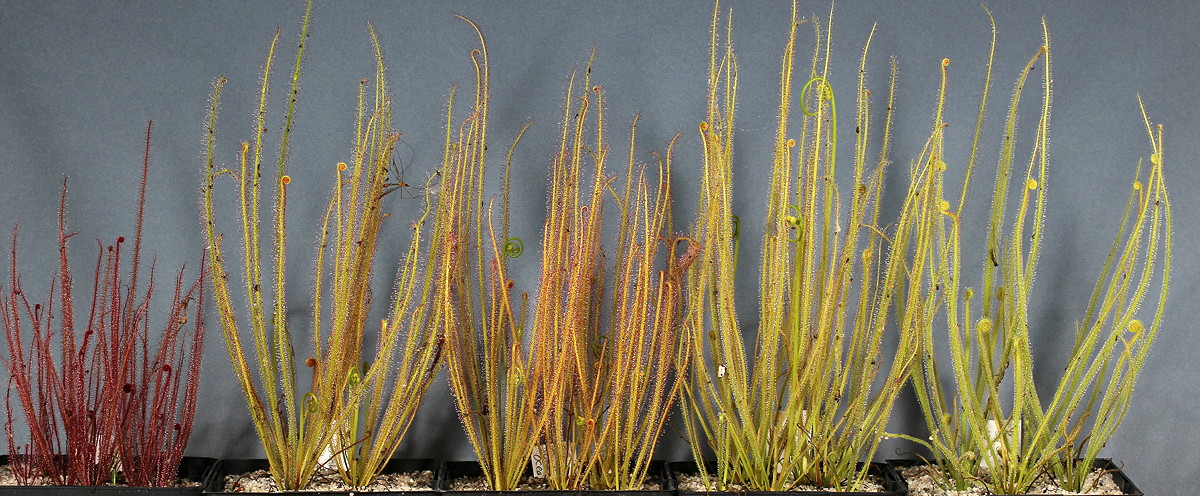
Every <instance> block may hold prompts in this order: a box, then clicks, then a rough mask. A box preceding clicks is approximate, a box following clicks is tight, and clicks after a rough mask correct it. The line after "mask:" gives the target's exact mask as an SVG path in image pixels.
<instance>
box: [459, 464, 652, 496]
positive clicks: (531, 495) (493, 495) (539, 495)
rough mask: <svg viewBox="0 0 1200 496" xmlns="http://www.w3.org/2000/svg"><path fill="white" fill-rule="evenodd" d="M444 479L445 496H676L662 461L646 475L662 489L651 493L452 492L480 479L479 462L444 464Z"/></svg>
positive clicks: (586, 491) (555, 491)
mask: <svg viewBox="0 0 1200 496" xmlns="http://www.w3.org/2000/svg"><path fill="white" fill-rule="evenodd" d="M441 472H442V479H441V481H440V482H439V484H438V489H439V490H440V491H441V493H442V494H443V495H445V496H500V495H504V496H512V495H514V494H519V495H520V496H567V495H587V496H675V490H674V486H672V485H671V478H670V477H668V476H667V473H666V464H665V463H663V462H660V461H655V462H651V465H650V468H649V470H647V471H646V474H647V476H648V477H650V478H657V479H658V480H659V484H660V486H661V487H662V489H659V490H649V491H593V490H578V491H570V490H567V491H558V490H542V489H539V490H515V491H468V490H457V491H455V490H451V489H450V484H451V483H452V482H453V481H454V480H455V479H458V478H460V477H479V476H481V475H483V469H482V468H481V467H480V466H479V462H477V461H468V462H462V461H452V462H445V463H443V464H442V471H441ZM530 473H531V469H529V468H526V469H525V475H526V476H529V474H530Z"/></svg>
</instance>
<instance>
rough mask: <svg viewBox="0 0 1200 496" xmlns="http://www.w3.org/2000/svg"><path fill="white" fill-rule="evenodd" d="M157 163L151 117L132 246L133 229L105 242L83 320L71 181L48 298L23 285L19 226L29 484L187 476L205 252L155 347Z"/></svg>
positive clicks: (14, 303) (11, 348)
mask: <svg viewBox="0 0 1200 496" xmlns="http://www.w3.org/2000/svg"><path fill="white" fill-rule="evenodd" d="M149 169H150V124H147V126H146V154H145V157H144V159H143V162H142V178H141V183H140V188H139V194H138V201H137V224H136V230H135V235H134V238H133V240H132V242H133V248H132V249H133V252H132V253H128V248H127V247H126V243H127V240H126V239H125V237H124V236H121V237H118V238H117V239H116V242H115V243H113V244H111V245H108V246H104V245H103V244H102V243H100V242H99V241H97V245H98V248H99V250H98V251H99V253H98V254H97V257H96V268H95V275H94V276H93V277H92V293H91V297H90V305H89V307H88V309H89V310H88V314H87V319H86V320H81V319H78V320H77V319H76V313H75V310H76V307H75V292H74V286H75V284H74V282H75V280H74V276H73V275H72V273H71V268H70V263H69V261H70V259H69V257H68V254H67V244H68V241H69V240H70V239H71V238H72V237H74V236H75V234H77V233H75V232H70V231H68V230H67V225H66V224H67V223H66V204H67V181H66V180H65V179H64V180H63V187H62V193H61V196H60V199H59V212H58V247H59V267H58V270H57V271H56V273H55V275H54V277H53V278H52V280H51V282H50V291H49V295H48V296H47V297H46V299H45V300H44V301H43V302H40V303H36V302H31V301H30V299H29V295H27V294H26V293H25V291H24V289H23V288H22V285H21V277H20V271H19V270H18V265H17V228H16V227H14V228H13V240H12V251H11V253H12V262H11V275H10V279H9V285H8V291H4V292H0V306H2V310H0V320H2V322H3V324H4V334H5V339H6V342H7V344H8V353H7V355H4V356H3V361H4V364H5V366H6V367H7V368H8V372H9V396H8V397H7V398H6V403H7V405H8V413H7V421H6V422H5V433H6V434H7V438H8V452H9V461H10V463H11V464H12V469H13V473H14V475H15V476H16V478H17V480H18V482H19V483H21V484H43V483H44V484H54V485H100V484H105V483H116V482H119V479H121V478H123V482H125V483H127V484H129V485H133V486H168V485H170V484H171V483H172V481H173V480H174V479H175V477H176V473H177V472H178V467H179V461H180V459H181V458H182V457H183V452H184V449H186V447H187V441H188V438H189V437H190V436H191V433H192V421H193V419H194V417H195V412H196V393H197V388H198V385H199V378H200V361H201V360H200V359H201V350H202V347H203V344H204V320H203V313H202V308H203V306H204V289H203V288H204V285H203V282H204V279H205V277H206V275H207V271H206V263H205V262H206V258H201V263H200V271H199V274H198V275H197V276H196V280H195V281H194V282H191V283H190V284H188V285H185V273H186V268H184V269H180V271H179V274H178V275H177V276H176V277H175V290H174V293H173V295H172V297H171V303H170V307H169V309H168V310H167V312H166V313H167V319H168V320H167V322H166V323H164V324H162V331H161V332H160V333H159V335H160V338H159V342H158V346H157V348H152V347H151V339H150V318H149V317H150V300H151V295H152V294H153V293H154V288H155V282H154V270H153V268H151V270H150V274H149V280H148V281H141V280H139V276H140V275H141V271H140V268H141V249H142V221H143V217H144V212H145V204H146V179H147V176H148V173H149ZM130 257H132V260H130V259H129V258H130ZM123 263H124V264H127V265H128V267H124V266H123V265H122V264H123ZM139 283H141V284H143V285H142V286H139ZM191 311H194V312H195V313H194V315H192V316H191V318H189V312H191ZM12 391H16V395H17V398H18V405H19V410H20V411H21V413H22V415H23V417H24V419H25V421H26V423H27V425H28V426H29V431H30V433H29V440H28V441H27V442H26V443H23V444H22V443H19V442H18V441H17V440H16V436H15V435H14V429H13V426H14V424H15V422H16V418H15V416H14V415H13V412H14V408H13V407H14V405H13V404H12V398H11V396H12ZM181 395H182V397H181ZM119 476H122V477H119Z"/></svg>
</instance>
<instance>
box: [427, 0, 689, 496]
mask: <svg viewBox="0 0 1200 496" xmlns="http://www.w3.org/2000/svg"><path fill="white" fill-rule="evenodd" d="M468 22H469V21H468ZM472 27H474V28H475V30H476V33H479V30H478V27H477V26H475V25H474V23H472ZM480 44H481V48H480V49H478V50H476V51H474V52H473V53H472V61H473V62H474V64H475V68H476V93H475V101H474V105H473V107H472V110H471V112H470V115H469V116H468V117H467V118H466V119H464V120H463V122H462V123H461V124H459V125H458V126H457V129H458V132H457V133H455V132H454V127H452V126H451V117H448V119H447V145H446V160H445V162H444V164H443V168H442V170H441V173H442V175H443V192H442V195H441V198H440V201H439V203H438V215H437V219H436V224H435V228H434V230H435V235H434V237H435V238H438V239H443V240H445V242H435V243H434V244H435V246H439V247H446V249H445V250H444V251H439V252H438V255H439V257H440V258H439V259H438V263H440V264H441V267H440V270H441V271H442V272H441V274H442V275H441V277H439V280H441V281H445V284H444V285H443V286H442V288H441V290H440V291H439V293H438V296H437V300H438V302H439V306H442V307H444V308H446V309H447V310H446V313H445V314H444V318H445V319H446V320H445V323H446V328H445V332H446V336H447V342H448V344H449V346H448V350H449V351H448V353H447V358H446V362H447V365H448V370H449V377H450V384H451V388H452V389H453V391H454V393H455V398H456V402H457V406H458V410H459V417H460V418H461V420H462V422H463V425H464V426H465V428H466V431H467V435H468V437H469V438H470V439H471V442H472V444H473V446H474V447H475V450H476V453H477V455H478V456H479V460H480V464H481V466H482V468H483V472H484V475H485V478H486V480H487V482H488V484H489V485H490V486H491V487H492V488H494V489H512V488H515V487H516V484H517V482H518V481H519V480H520V478H521V476H522V475H523V474H524V473H525V471H526V468H527V467H528V466H529V465H530V462H529V460H530V458H531V457H535V458H537V459H538V460H539V462H538V463H537V464H536V465H537V467H535V468H536V469H537V470H538V471H539V473H540V472H541V471H542V470H544V474H542V475H544V476H545V477H546V479H547V482H548V483H549V484H550V486H551V487H552V488H554V489H560V490H574V489H581V488H585V487H591V488H596V489H630V488H637V487H640V486H641V484H642V483H643V481H644V479H645V478H646V475H647V470H648V468H649V466H650V459H651V455H652V454H653V450H654V446H655V443H656V442H657V440H658V436H659V433H660V432H661V430H662V427H663V426H664V424H665V422H666V418H667V415H668V413H669V411H670V409H671V406H672V404H673V403H674V400H675V398H676V392H677V390H678V388H679V387H680V385H681V384H682V383H681V381H680V380H679V376H678V375H677V374H676V370H677V365H676V363H675V361H676V359H677V357H676V355H674V354H673V353H671V352H670V351H669V350H671V349H672V348H673V347H675V346H677V345H680V344H686V343H685V342H682V341H681V340H680V337H681V334H680V332H679V329H680V324H681V321H682V311H683V309H682V277H683V273H684V269H685V268H686V267H687V266H688V265H689V264H690V262H691V260H692V259H694V258H695V256H696V254H697V253H698V250H699V246H698V245H696V244H695V243H694V242H693V241H692V240H690V239H688V238H686V237H683V238H677V237H673V236H672V235H671V234H670V226H671V211H670V202H671V197H670V183H669V177H670V167H671V160H672V150H673V146H674V142H673V141H672V143H671V144H669V145H668V149H667V152H666V153H665V154H664V155H660V156H658V158H657V162H658V174H657V175H656V177H657V178H658V179H657V182H655V183H654V184H653V185H651V183H650V180H649V179H648V174H647V172H646V170H645V169H646V166H644V165H638V164H637V162H636V159H635V158H634V152H633V150H634V149H635V148H636V142H637V140H636V120H637V119H636V118H635V119H634V125H633V129H632V130H631V132H630V137H629V142H630V150H631V151H630V155H629V158H628V163H627V167H626V173H625V184H624V187H623V188H622V189H620V190H618V189H617V187H616V186H614V185H613V183H614V182H615V179H616V177H615V176H613V175H611V174H610V173H609V171H608V168H607V166H606V164H607V161H608V154H609V144H608V143H607V142H606V141H605V139H604V128H605V125H604V101H603V98H604V97H603V95H604V93H603V89H602V88H601V87H600V86H599V85H593V84H592V82H591V76H590V74H591V62H590V61H589V64H588V68H587V70H586V71H585V74H584V76H583V77H582V85H578V84H577V80H576V78H577V76H578V75H577V74H573V75H572V77H571V78H570V82H569V83H568V85H567V88H568V89H567V94H568V100H567V102H566V103H565V104H564V109H563V120H562V129H561V133H560V141H559V146H558V150H557V152H556V153H555V154H554V156H553V157H552V159H551V167H550V177H551V180H550V185H549V194H548V196H549V198H548V205H549V212H548V214H547V219H546V221H545V225H544V228H543V235H542V244H541V255H542V260H541V261H542V264H541V276H540V279H539V282H538V293H537V302H536V305H535V306H534V309H533V315H532V321H531V322H530V323H528V324H527V323H526V322H527V319H526V309H527V301H528V296H527V294H525V293H521V294H520V296H519V298H520V302H519V303H516V302H514V299H515V298H514V297H513V295H512V288H513V285H514V283H513V281H511V280H510V279H509V278H508V260H507V259H508V258H510V257H515V256H518V255H519V254H520V252H521V251H522V248H523V242H522V241H521V240H520V239H517V238H510V237H508V218H509V217H508V216H509V209H508V171H509V168H510V167H511V164H512V157H513V151H512V149H511V148H510V150H509V154H508V157H507V160H506V165H505V172H504V191H503V194H502V205H501V207H500V210H501V219H500V222H499V226H497V225H496V222H495V219H494V216H493V211H494V207H495V205H494V203H495V201H494V200H492V201H489V202H484V200H483V184H484V177H485V173H486V164H485V160H484V159H485V154H484V151H485V150H486V148H487V110H488V100H489V89H488V71H489V65H488V58H487V48H486V43H485V42H484V40H483V36H482V34H480ZM577 87H580V88H582V89H581V90H580V91H578V92H576V90H575V89H576V88H577ZM572 100H575V101H577V102H578V104H577V105H572V103H571V102H572ZM452 103H453V96H452V97H451V108H453V105H452ZM592 115H594V116H595V120H594V121H591V116H592ZM528 127H529V126H528V125H527V126H526V127H525V128H524V129H522V130H521V132H520V134H519V135H518V138H517V140H518V141H519V140H520V136H522V135H524V133H525V131H526V130H527V129H528ZM589 128H590V132H589ZM515 145H516V143H514V147H515ZM589 169H590V171H591V174H590V176H589V175H588V172H589ZM588 180H590V181H591V186H590V189H589V188H587V187H586V186H587V185H586V184H585V182H586V181H588ZM610 196H611V199H612V201H614V202H615V203H616V205H615V209H616V211H617V213H618V215H619V222H618V226H617V234H618V237H617V239H618V242H617V246H616V249H615V254H616V255H615V263H614V264H613V266H612V270H614V271H615V273H614V274H613V275H612V276H609V275H608V271H609V270H610V267H609V265H608V263H607V257H606V256H605V253H604V248H605V246H604V243H603V242H602V239H603V234H604V232H605V231H604V217H605V214H606V210H608V209H611V207H610V205H608V202H609V199H610V198H609V197H610ZM485 205H486V206H485ZM610 277H611V281H612V282H611V283H610V282H609V280H610ZM608 290H611V291H612V294H611V295H608V294H606V291H608ZM606 314H607V315H606Z"/></svg>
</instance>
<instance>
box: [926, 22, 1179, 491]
mask: <svg viewBox="0 0 1200 496" xmlns="http://www.w3.org/2000/svg"><path fill="white" fill-rule="evenodd" d="M989 18H990V13H989ZM1043 28H1044V24H1043ZM992 32H993V36H992V51H991V56H989V62H988V66H987V70H986V77H985V86H984V89H983V95H982V97H981V99H980V104H979V114H978V115H979V117H978V119H977V122H976V127H975V134H974V140H973V142H972V143H971V147H970V155H969V158H968V162H967V164H966V165H965V177H964V180H963V187H962V192H961V194H960V197H959V200H958V202H957V204H951V203H950V202H949V201H947V200H945V199H944V198H946V189H945V187H944V174H945V172H946V170H947V169H948V168H949V166H948V165H947V164H946V162H945V161H944V160H945V159H944V157H945V156H946V155H945V152H944V150H945V146H946V145H945V136H944V129H945V127H946V123H945V122H944V121H943V118H942V109H943V106H944V104H945V100H946V94H945V93H946V84H947V83H946V81H947V79H948V76H947V69H946V66H948V65H949V60H946V61H945V62H944V63H943V69H942V91H941V95H940V96H939V99H938V104H937V111H936V113H935V117H934V126H933V134H932V135H931V137H930V139H929V142H928V144H927V146H926V149H925V150H924V152H923V153H922V156H921V157H920V159H919V160H920V162H921V163H925V164H927V166H928V167H929V168H930V169H932V170H933V171H935V173H934V174H931V175H930V176H928V177H927V178H926V179H927V183H926V186H925V190H926V191H927V195H928V196H929V197H931V198H938V199H939V200H938V203H937V204H936V205H934V206H932V208H929V209H928V210H926V211H925V212H924V214H923V215H924V218H925V220H924V221H923V222H925V223H927V224H929V225H931V226H933V227H934V228H935V229H936V230H937V236H936V240H937V243H936V247H935V249H934V250H933V251H932V252H927V253H924V254H923V255H924V256H927V257H929V260H928V262H927V264H926V266H927V267H928V272H927V276H928V277H929V279H930V280H931V281H933V282H934V283H935V285H934V291H933V292H931V294H933V295H936V297H937V299H938V301H939V305H940V306H941V307H942V311H943V312H944V314H943V315H944V323H945V326H946V329H945V332H946V337H947V338H948V342H949V345H950V346H949V351H950V360H949V361H946V360H945V359H944V358H942V357H937V356H935V352H934V343H935V342H936V340H935V335H934V327H933V326H930V327H927V328H926V329H925V335H924V336H923V338H922V343H923V344H922V353H921V355H922V363H923V364H924V371H923V372H924V373H922V374H914V375H913V378H912V379H913V385H914V389H915V391H916V393H917V398H918V400H919V403H920V406H921V409H922V411H923V413H924V415H925V419H926V422H927V424H928V426H929V431H930V433H931V435H930V437H929V439H928V440H922V439H916V438H913V437H911V436H904V437H906V438H908V439H910V440H913V441H916V442H918V443H920V444H922V445H924V446H925V447H927V448H928V449H929V450H930V452H931V453H932V455H933V457H934V459H936V460H937V463H938V464H939V466H940V468H941V473H942V474H943V479H944V480H943V484H944V485H945V486H946V487H948V488H951V489H959V490H961V489H965V488H966V487H967V486H968V485H970V484H972V483H973V482H974V481H980V482H982V483H983V484H984V485H985V486H986V487H987V488H988V490H989V491H992V492H995V493H1002V494H1013V493H1023V492H1025V491H1027V490H1028V489H1029V488H1030V486H1031V485H1032V484H1033V482H1034V480H1035V479H1036V478H1037V477H1038V476H1040V475H1042V474H1050V475H1052V476H1053V478H1054V479H1056V480H1058V481H1059V482H1060V483H1061V484H1062V485H1063V487H1064V488H1065V489H1067V490H1070V491H1077V492H1080V491H1087V490H1089V489H1091V488H1088V487H1084V483H1085V482H1084V481H1085V479H1086V477H1087V475H1088V474H1089V473H1090V472H1091V471H1092V469H1093V465H1094V462H1095V460H1096V457H1097V455H1098V453H1099V451H1100V449H1101V448H1102V447H1103V446H1104V444H1105V443H1106V442H1107V441H1108V440H1109V439H1110V438H1111V437H1112V435H1113V433H1114V431H1115V429H1116V427H1117V425H1118V424H1119V423H1120V421H1121V420H1122V418H1123V417H1124V415H1125V412H1126V410H1127V409H1128V407H1129V405H1130V399H1131V397H1132V393H1133V386H1134V382H1135V380H1136V379H1137V376H1138V373H1139V372H1140V370H1141V367H1142V365H1143V363H1144V362H1145V359H1146V354H1147V352H1148V351H1149V348H1150V344H1151V343H1152V342H1153V340H1154V337H1155V335H1156V334H1157V332H1158V329H1159V327H1160V325H1161V323H1162V315H1163V308H1164V304H1165V301H1166V291H1167V286H1168V282H1169V278H1170V264H1171V203H1170V198H1169V196H1168V194H1167V189H1166V184H1165V180H1164V178H1163V160H1164V159H1163V148H1162V146H1163V144H1162V127H1161V126H1159V127H1157V128H1155V127H1153V126H1151V125H1150V122H1149V119H1148V118H1146V116H1145V111H1144V110H1143V114H1142V117H1143V120H1144V121H1145V123H1146V131H1147V134H1148V137H1149V141H1150V151H1151V153H1150V167H1149V170H1148V171H1147V172H1145V173H1144V174H1143V167H1142V164H1141V163H1140V162H1139V164H1138V166H1137V169H1136V172H1135V174H1134V180H1133V182H1132V183H1131V187H1130V193H1129V200H1128V203H1127V204H1126V206H1125V210H1124V213H1123V214H1122V218H1121V222H1120V227H1119V229H1118V231H1117V233H1116V236H1115V239H1114V240H1113V244H1112V248H1111V250H1110V252H1109V255H1108V259H1107V260H1106V262H1105V264H1104V266H1103V268H1102V270H1101V271H1100V276H1099V278H1098V280H1097V282H1096V286H1095V289H1094V291H1093V293H1092V296H1091V299H1090V301H1089V303H1088V307H1087V311H1086V313H1085V314H1084V316H1083V318H1082V319H1081V320H1079V321H1077V323H1076V327H1075V331H1074V335H1073V338H1066V339H1067V340H1068V342H1072V343H1073V344H1072V347H1071V351H1070V354H1069V355H1068V360H1067V362H1066V366H1065V368H1064V370H1063V374H1062V376H1061V377H1060V379H1059V381H1058V383H1057V384H1056V385H1053V387H1054V389H1053V390H1052V392H1051V393H1052V394H1050V395H1049V396H1047V395H1046V391H1045V390H1044V388H1043V391H1041V392H1039V388H1038V384H1037V382H1036V381H1035V380H1034V376H1033V368H1034V366H1035V363H1034V360H1033V356H1034V355H1033V345H1032V343H1031V340H1030V332H1031V329H1036V328H1037V322H1031V321H1030V315H1029V304H1030V302H1032V301H1033V298H1034V296H1033V292H1032V288H1033V282H1034V276H1035V272H1036V271H1035V269H1036V267H1037V262H1038V255H1039V248H1040V245H1041V242H1042V239H1043V236H1044V226H1043V224H1044V222H1043V219H1044V217H1045V213H1046V190H1047V188H1046V187H1047V184H1048V177H1047V169H1048V166H1049V158H1048V152H1047V150H1048V147H1049V130H1050V128H1049V117H1050V100H1051V89H1050V82H1051V64H1050V39H1049V34H1047V33H1046V30H1045V29H1043V33H1044V34H1043V36H1044V38H1043V43H1042V46H1041V47H1039V49H1038V50H1037V52H1036V53H1035V54H1034V55H1033V57H1032V58H1031V59H1030V61H1029V62H1028V63H1027V64H1026V65H1025V67H1024V68H1023V69H1022V71H1021V73H1020V74H1019V76H1018V78H1017V82H1016V87H1015V90H1014V92H1013V98H1012V101H1011V104H1010V106H1009V109H1008V112H1007V113H1006V114H1005V121H1004V139H1003V140H1002V142H1001V150H1000V156H999V159H998V162H997V166H996V179H995V183H994V187H993V188H992V192H993V196H992V206H991V212H990V217H989V221H988V223H987V237H986V241H985V242H984V244H983V246H980V247H978V248H977V251H976V253H975V256H977V257H978V260H979V261H980V265H981V268H982V271H981V272H982V280H981V281H980V283H979V286H976V287H974V288H972V287H965V286H963V281H962V279H963V278H964V274H963V267H964V266H965V265H966V264H967V263H970V262H967V261H964V259H963V254H962V251H963V247H962V239H963V231H964V226H963V225H962V224H961V223H960V219H962V218H963V216H964V215H965V208H966V197H967V189H968V188H967V187H968V185H969V183H970V179H971V175H972V171H973V169H974V166H975V163H976V160H977V158H978V147H979V142H980V136H981V134H982V127H983V119H984V111H985V109H986V108H987V102H988V93H989V88H990V82H991V77H992V66H991V60H992V58H993V57H994V54H995V24H994V22H993V25H992ZM1035 70H1041V83H1042V94H1041V95H1040V115H1039V118H1038V120H1037V121H1036V122H1037V124H1036V126H1035V128H1034V131H1033V134H1034V136H1033V139H1032V145H1031V146H1030V149H1029V151H1028V158H1027V159H1025V162H1024V171H1022V170H1021V168H1020V167H1021V166H1022V162H1019V160H1022V159H1021V157H1019V150H1018V149H1017V144H1016V143H1017V129H1016V127H1017V126H1016V124H1017V111H1018V106H1019V103H1020V101H1021V99H1022V96H1023V94H1024V90H1025V88H1026V85H1027V83H1028V82H1030V76H1031V75H1032V74H1033V73H1034V71H1035ZM1014 181H1015V184H1014ZM1010 201H1015V202H1016V203H1015V204H1016V211H1015V212H1013V211H1011V209H1010V208H1009V207H1008V204H1009V202H1010ZM1009 216H1011V217H1009ZM1007 219H1011V220H1007ZM1156 288H1157V291H1156ZM976 292H978V293H979V296H980V298H978V299H976V298H974V296H975V293H976ZM1156 292H1157V294H1155V293H1156ZM1144 305H1145V306H1149V307H1150V308H1152V309H1153V314H1152V317H1150V319H1149V320H1146V319H1145V318H1142V317H1139V314H1140V313H1141V312H1140V311H1141V309H1142V307H1143V306H1144ZM947 368H949V371H948V372H949V373H948V375H949V377H951V378H952V380H951V381H950V382H949V383H946V382H944V379H943V375H942V374H946V372H947V370H946V369H947Z"/></svg>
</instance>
